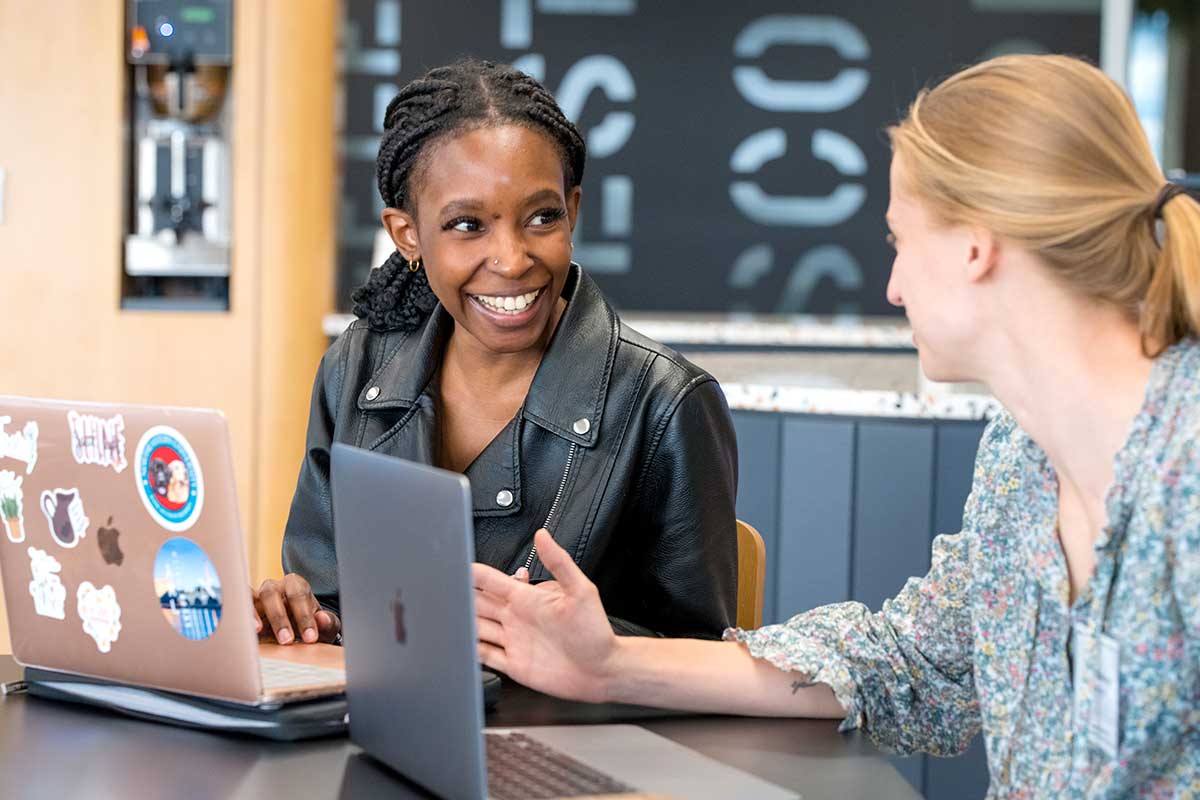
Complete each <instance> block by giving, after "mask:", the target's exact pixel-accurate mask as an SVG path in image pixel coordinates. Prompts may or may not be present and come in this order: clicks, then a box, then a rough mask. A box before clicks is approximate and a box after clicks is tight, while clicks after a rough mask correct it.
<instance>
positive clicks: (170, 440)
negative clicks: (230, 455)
mask: <svg viewBox="0 0 1200 800" xmlns="http://www.w3.org/2000/svg"><path fill="white" fill-rule="evenodd" d="M134 463H135V464H137V478H138V494H139V495H141V498H142V505H144V506H145V507H146V511H148V512H149V513H150V516H151V517H153V518H154V520H155V521H156V522H157V523H158V524H159V525H161V526H163V527H164V528H166V529H167V530H169V531H173V532H175V533H182V532H183V531H186V530H187V529H188V528H190V527H192V525H194V524H195V523H196V520H197V519H199V518H200V511H201V510H202V509H203V508H204V476H203V474H201V472H200V462H199V461H198V460H197V459H196V453H195V451H193V450H192V446H191V445H190V444H188V441H187V439H185V438H183V434H181V433H180V432H179V431H177V430H175V429H174V428H169V427H167V426H165V425H157V426H155V427H153V428H151V429H150V430H148V431H146V432H145V433H144V434H143V435H142V438H141V440H140V441H139V442H138V446H137V452H136V453H135V454H134Z"/></svg>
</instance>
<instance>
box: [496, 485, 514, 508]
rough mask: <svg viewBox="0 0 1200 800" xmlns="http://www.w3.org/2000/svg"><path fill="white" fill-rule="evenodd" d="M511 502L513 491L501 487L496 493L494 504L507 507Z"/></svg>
mask: <svg viewBox="0 0 1200 800" xmlns="http://www.w3.org/2000/svg"><path fill="white" fill-rule="evenodd" d="M512 504H513V493H512V492H510V491H509V490H508V489H501V490H500V491H499V492H497V493H496V505H498V506H500V507H501V508H508V507H509V506H511V505H512Z"/></svg>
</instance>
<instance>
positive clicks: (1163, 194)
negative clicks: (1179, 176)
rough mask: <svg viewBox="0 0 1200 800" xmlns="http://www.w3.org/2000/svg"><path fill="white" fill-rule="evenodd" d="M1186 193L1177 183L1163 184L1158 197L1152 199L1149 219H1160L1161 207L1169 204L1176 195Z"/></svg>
mask: <svg viewBox="0 0 1200 800" xmlns="http://www.w3.org/2000/svg"><path fill="white" fill-rule="evenodd" d="M1186 193H1187V191H1186V190H1185V189H1184V188H1183V187H1182V186H1180V185H1179V184H1178V183H1164V184H1163V187H1162V188H1161V189H1159V190H1158V197H1156V198H1154V209H1153V210H1152V211H1151V212H1150V219H1151V220H1156V219H1158V218H1159V217H1161V216H1162V210H1163V206H1165V205H1166V204H1167V203H1169V202H1171V199H1172V198H1173V197H1175V196H1176V195H1179V194H1186Z"/></svg>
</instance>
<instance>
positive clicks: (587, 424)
mask: <svg viewBox="0 0 1200 800" xmlns="http://www.w3.org/2000/svg"><path fill="white" fill-rule="evenodd" d="M571 429H572V430H573V431H575V432H576V433H578V434H579V435H580V436H583V435H584V434H585V433H587V432H588V431H590V430H591V429H592V423H591V420H589V419H588V418H587V417H584V418H583V419H577V420H575V424H574V425H572V426H571Z"/></svg>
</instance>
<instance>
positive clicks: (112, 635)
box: [75, 581, 121, 653]
mask: <svg viewBox="0 0 1200 800" xmlns="http://www.w3.org/2000/svg"><path fill="white" fill-rule="evenodd" d="M75 599H76V611H78V612H79V618H80V619H81V620H83V632H84V633H86V634H87V635H88V636H90V637H92V638H93V639H94V640H95V641H96V648H97V649H98V650H99V651H100V652H101V653H107V652H108V651H110V650H112V645H113V642H115V641H116V640H117V637H118V636H120V635H121V606H120V605H119V604H118V603H117V593H116V592H114V591H113V587H111V586H105V587H104V588H103V589H97V588H96V587H95V586H93V585H92V582H91V581H84V582H83V583H81V584H79V591H78V592H76V593H75Z"/></svg>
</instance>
